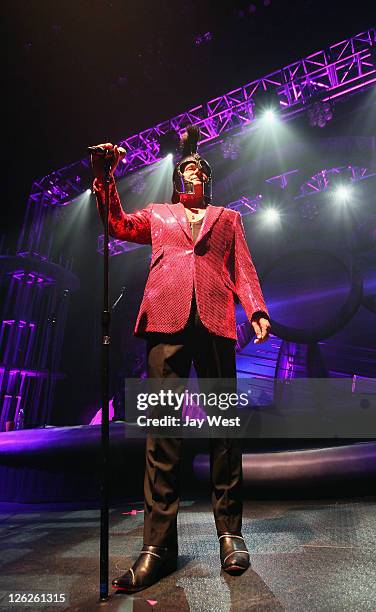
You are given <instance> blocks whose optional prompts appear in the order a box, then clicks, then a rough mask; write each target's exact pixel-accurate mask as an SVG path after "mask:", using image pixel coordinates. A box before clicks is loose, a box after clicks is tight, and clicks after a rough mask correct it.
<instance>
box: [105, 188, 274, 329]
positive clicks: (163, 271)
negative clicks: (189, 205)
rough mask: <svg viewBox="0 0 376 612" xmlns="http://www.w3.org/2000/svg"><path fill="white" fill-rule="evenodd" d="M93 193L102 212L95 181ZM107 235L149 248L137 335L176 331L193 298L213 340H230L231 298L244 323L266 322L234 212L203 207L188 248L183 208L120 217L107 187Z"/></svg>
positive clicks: (153, 208) (153, 207) (115, 195)
mask: <svg viewBox="0 0 376 612" xmlns="http://www.w3.org/2000/svg"><path fill="white" fill-rule="evenodd" d="M94 188H95V191H96V194H97V201H98V207H99V211H100V213H103V201H104V189H103V185H102V184H101V183H99V182H98V181H95V182H94ZM109 230H110V235H111V236H113V237H114V238H119V239H120V240H128V241H130V242H138V243H141V244H151V245H152V257H151V262H150V272H149V276H148V279H147V283H146V286H145V291H144V296H143V299H142V303H141V307H140V310H139V313H138V317H137V321H136V327H135V332H134V333H135V334H136V335H143V334H144V333H145V332H163V333H173V332H177V331H180V330H182V329H183V328H184V326H185V324H186V323H187V320H188V317H189V312H190V308H191V302H192V295H193V291H195V296H196V302H197V309H198V313H199V316H200V318H201V321H202V322H203V324H204V325H205V326H206V327H207V329H208V330H209V331H210V332H211V333H213V334H216V335H218V336H224V337H227V338H233V339H234V340H236V320H235V300H234V295H236V296H238V298H239V300H240V302H241V304H242V306H243V308H244V310H245V313H246V315H247V317H248V319H249V320H250V321H251V320H252V317H254V316H255V315H256V313H257V314H259V313H261V312H262V313H264V314H265V315H266V317H268V311H267V308H266V306H265V302H264V299H263V295H262V292H261V288H260V283H259V279H258V277H257V273H256V270H255V268H254V265H253V263H252V258H251V255H250V253H249V250H248V246H247V243H246V241H245V237H244V229H243V225H242V220H241V216H240V214H239V213H238V212H236V211H234V210H231V209H228V208H223V207H222V206H211V205H209V206H208V207H207V211H206V214H205V217H204V220H203V223H202V226H201V230H200V233H199V235H198V237H197V240H196V242H195V243H193V240H192V234H191V230H190V227H189V223H188V219H187V216H186V214H185V210H184V206H183V204H180V203H179V204H149V205H148V206H147V207H146V208H144V209H142V210H140V211H138V212H136V213H131V214H129V213H125V212H124V210H123V208H122V206H121V203H120V198H119V195H118V192H117V189H116V186H115V182H114V181H113V182H112V183H111V184H110V215H109Z"/></svg>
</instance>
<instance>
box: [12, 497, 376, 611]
mask: <svg viewBox="0 0 376 612" xmlns="http://www.w3.org/2000/svg"><path fill="white" fill-rule="evenodd" d="M138 510H142V505H141V504H132V505H128V504H126V503H125V504H123V505H122V506H121V507H117V508H112V509H111V513H110V516H111V519H110V520H111V540H110V578H111V579H112V578H113V577H115V576H117V575H119V574H120V573H122V572H123V571H124V570H125V569H126V568H127V567H129V565H130V564H131V563H132V562H133V560H134V559H135V558H136V557H137V554H138V551H139V550H140V547H141V545H142V522H143V513H142V511H140V512H139V511H138ZM132 511H133V512H132ZM98 518H99V511H98V510H93V509H89V510H69V509H62V508H61V507H60V508H57V509H55V510H52V509H51V508H47V509H46V508H43V507H38V509H36V508H32V511H28V510H25V509H22V511H21V510H20V509H14V508H13V509H12V510H11V508H9V511H6V510H5V511H4V510H3V511H2V513H1V514H0V530H1V536H0V537H1V550H2V553H1V557H0V565H1V582H0V587H1V589H0V609H1V610H11V609H17V610H22V611H23V610H46V611H47V610H57V609H61V610H73V611H84V612H87V611H90V610H95V609H109V610H122V611H125V610H127V611H129V612H131V611H132V610H133V611H136V612H141V611H144V610H152V609H153V608H154V609H155V610H161V611H163V612H167V611H168V612H169V611H171V612H172V611H176V610H179V612H185V611H188V610H189V611H190V612H209V611H210V612H212V611H213V612H227V611H228V612H230V611H231V612H242V611H247V612H248V611H249V610H255V611H260V610H262V611H266V610H273V611H274V610H296V611H299V612H300V611H301V610H305V611H309V610H331V611H337V610H338V611H339V610H341V612H342V611H346V610H349V611H350V610H351V611H352V610H374V602H375V601H376V584H375V579H374V578H375V575H376V557H375V554H374V551H375V545H376V541H375V540H376V499H375V498H374V497H363V498H356V499H346V500H330V501H328V500H325V501H320V500H312V501H311V500H304V501H302V500H299V501H291V500H289V501H283V502H281V501H247V502H246V503H245V507H244V527H243V535H244V536H245V539H246V541H247V544H248V547H249V550H250V554H251V567H250V569H249V570H248V571H247V572H246V573H245V574H243V575H242V576H240V577H230V576H228V575H227V574H225V573H223V572H221V570H220V563H219V555H218V546H217V541H216V533H215V529H214V522H213V518H212V514H211V510H210V506H209V504H208V503H204V502H193V501H192V502H184V503H183V504H182V506H181V510H180V515H179V538H180V539H179V555H180V557H179V569H178V571H177V572H175V573H174V574H171V575H170V576H168V577H167V578H165V579H163V580H162V581H161V582H159V583H158V584H156V585H155V586H153V587H151V588H149V589H148V590H145V591H142V592H141V593H139V594H137V595H135V596H133V597H131V596H126V595H124V594H120V593H116V591H114V590H113V589H111V597H110V599H109V601H108V602H106V603H104V604H99V603H98V563H99V559H98V557H99V545H98V536H99V526H98ZM10 593H34V594H35V593H40V594H41V593H58V594H60V593H61V594H64V595H65V597H66V603H64V604H53V605H51V604H50V605H47V604H45V605H44V606H42V605H40V604H39V605H37V604H33V605H30V604H29V605H27V604H18V605H17V606H16V605H13V606H12V605H11V604H10V603H9V601H10V600H9V595H10Z"/></svg>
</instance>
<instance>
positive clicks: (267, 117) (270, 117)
mask: <svg viewBox="0 0 376 612" xmlns="http://www.w3.org/2000/svg"><path fill="white" fill-rule="evenodd" d="M276 119H277V115H276V112H275V111H274V109H273V108H268V109H266V110H264V112H263V113H262V115H261V121H263V122H265V123H273V121H275V120H276Z"/></svg>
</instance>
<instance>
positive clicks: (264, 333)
mask: <svg viewBox="0 0 376 612" xmlns="http://www.w3.org/2000/svg"><path fill="white" fill-rule="evenodd" d="M252 327H253V329H254V332H255V334H256V338H255V339H254V341H253V343H254V344H261V342H265V341H266V340H267V339H268V338H269V334H270V322H269V321H268V319H265V317H260V318H259V319H256V320H255V321H252Z"/></svg>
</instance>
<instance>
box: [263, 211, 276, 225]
mask: <svg viewBox="0 0 376 612" xmlns="http://www.w3.org/2000/svg"><path fill="white" fill-rule="evenodd" d="M263 217H264V219H265V221H266V222H267V223H268V224H270V225H273V224H275V223H277V221H279V218H280V215H279V212H278V210H276V209H275V208H267V209H266V210H264V211H263Z"/></svg>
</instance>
